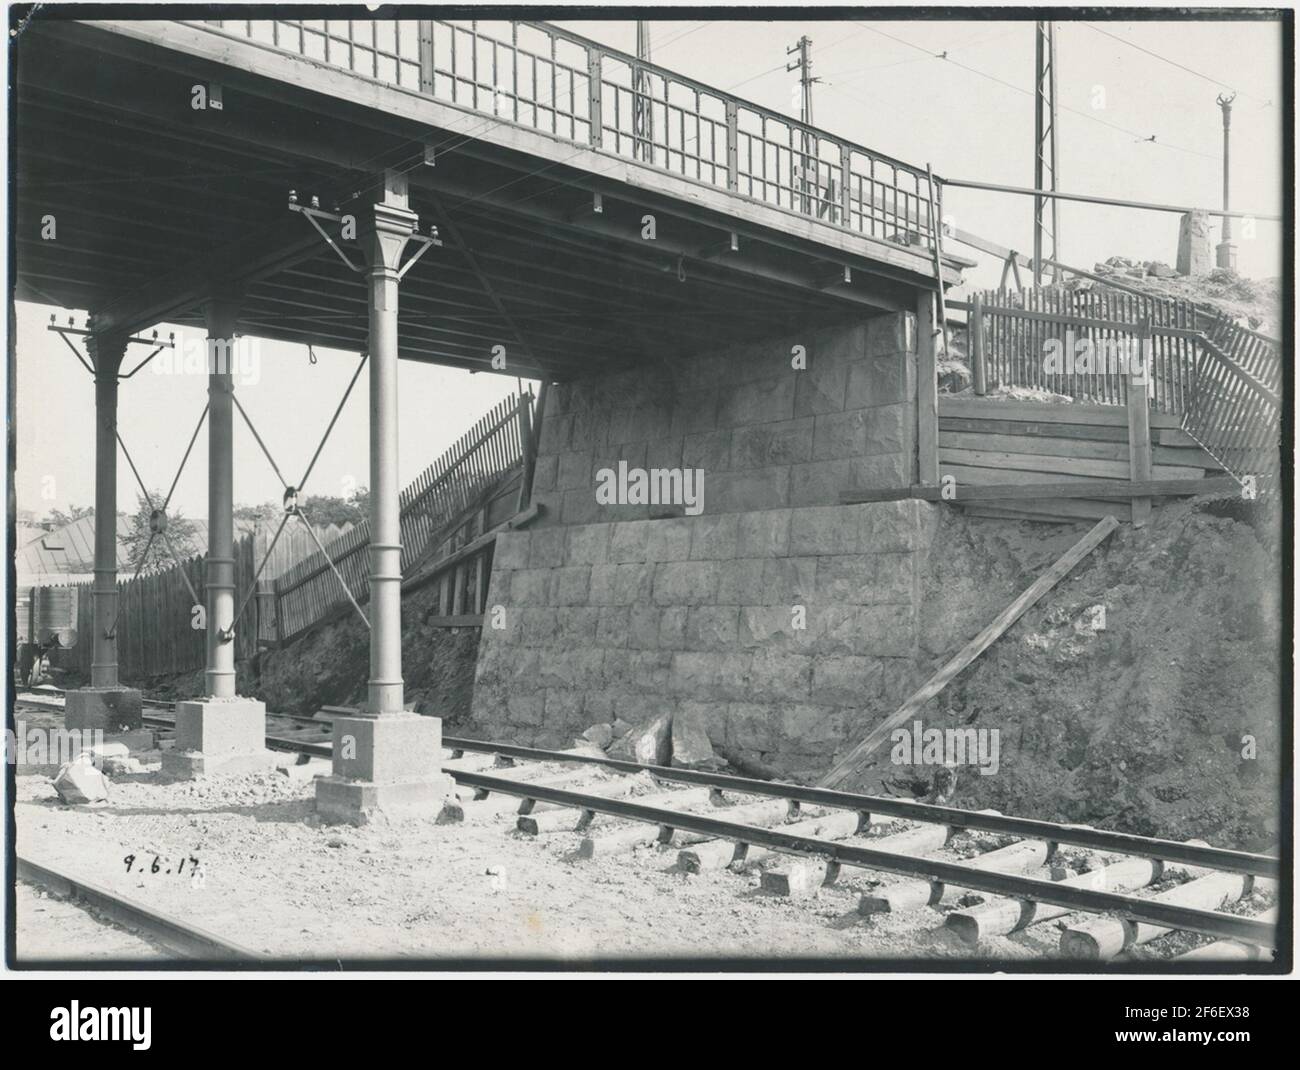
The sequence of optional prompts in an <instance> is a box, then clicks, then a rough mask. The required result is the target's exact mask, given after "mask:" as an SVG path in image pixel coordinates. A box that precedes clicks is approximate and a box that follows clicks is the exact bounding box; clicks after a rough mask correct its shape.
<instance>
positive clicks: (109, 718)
mask: <svg viewBox="0 0 1300 1070" xmlns="http://www.w3.org/2000/svg"><path fill="white" fill-rule="evenodd" d="M140 726H141V721H140V692H139V691H137V690H136V689H135V688H133V687H82V688H78V689H77V690H76V691H69V692H68V694H67V697H66V700H65V703H64V707H63V727H64V728H75V729H78V730H79V731H83V732H84V731H89V730H95V729H98V730H99V731H101V732H103V733H104V734H105V735H107V734H109V733H116V732H130V731H134V730H135V729H138V728H140Z"/></svg>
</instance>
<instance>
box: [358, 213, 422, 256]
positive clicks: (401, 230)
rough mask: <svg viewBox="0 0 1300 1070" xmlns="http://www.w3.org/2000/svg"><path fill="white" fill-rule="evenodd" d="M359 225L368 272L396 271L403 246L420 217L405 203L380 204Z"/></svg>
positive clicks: (411, 234) (417, 224) (414, 230)
mask: <svg viewBox="0 0 1300 1070" xmlns="http://www.w3.org/2000/svg"><path fill="white" fill-rule="evenodd" d="M358 223H359V224H360V232H361V233H360V235H359V236H360V238H361V240H362V242H363V245H364V248H365V251H366V260H367V262H368V263H369V264H370V268H371V270H372V271H373V270H383V271H396V270H397V267H398V265H399V264H400V263H401V260H402V251H403V250H404V249H405V248H406V243H407V242H408V241H410V240H411V237H412V236H413V235H414V234H415V232H416V228H417V227H418V226H419V223H420V217H419V216H418V215H416V214H415V213H414V212H412V211H411V210H410V209H409V208H407V207H406V206H405V204H393V203H388V202H385V201H379V202H376V203H375V204H374V205H372V206H371V209H370V211H369V212H368V213H367V214H366V215H364V216H363V217H362V218H361V219H360V220H358Z"/></svg>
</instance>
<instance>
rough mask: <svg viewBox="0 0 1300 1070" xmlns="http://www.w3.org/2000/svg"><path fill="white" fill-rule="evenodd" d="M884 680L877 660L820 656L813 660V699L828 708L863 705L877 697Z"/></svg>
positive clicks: (845, 655) (855, 656)
mask: <svg viewBox="0 0 1300 1070" xmlns="http://www.w3.org/2000/svg"><path fill="white" fill-rule="evenodd" d="M884 679H885V667H884V665H883V664H882V662H881V660H880V658H873V657H865V656H862V655H853V654H829V655H819V656H818V657H816V658H815V659H814V666H813V673H812V698H813V701H814V702H817V703H822V704H824V705H830V706H851V705H856V706H862V705H864V704H866V703H870V702H874V701H876V700H877V699H879V698H880V696H881V693H882V689H883V686H884Z"/></svg>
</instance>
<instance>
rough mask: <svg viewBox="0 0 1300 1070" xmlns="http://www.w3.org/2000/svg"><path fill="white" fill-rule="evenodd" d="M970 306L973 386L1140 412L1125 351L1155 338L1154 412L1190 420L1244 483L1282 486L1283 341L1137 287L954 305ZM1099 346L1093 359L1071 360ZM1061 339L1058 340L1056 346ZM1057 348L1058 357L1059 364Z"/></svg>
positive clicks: (1003, 293) (986, 298)
mask: <svg viewBox="0 0 1300 1070" xmlns="http://www.w3.org/2000/svg"><path fill="white" fill-rule="evenodd" d="M948 307H949V308H958V309H964V310H965V311H966V312H967V315H968V318H967V326H968V341H967V345H968V352H969V354H970V362H971V378H972V386H973V391H974V393H975V394H977V395H982V394H987V393H988V392H989V391H990V390H995V389H997V388H999V387H1029V388H1040V389H1043V390H1049V391H1051V392H1053V393H1056V394H1062V395H1066V396H1068V397H1071V398H1073V399H1075V400H1076V401H1081V402H1093V403H1097V404H1101V405H1121V406H1126V407H1129V408H1131V405H1130V392H1131V390H1132V380H1131V379H1130V377H1129V375H1128V368H1127V367H1126V365H1125V363H1124V360H1123V359H1122V358H1123V356H1124V355H1125V354H1128V355H1130V356H1131V355H1133V349H1134V346H1135V345H1137V344H1146V345H1148V346H1149V358H1148V359H1149V361H1150V364H1149V376H1148V382H1147V384H1146V385H1145V387H1144V393H1145V394H1146V401H1147V405H1148V406H1149V408H1150V409H1151V410H1152V411H1153V412H1156V413H1163V414H1168V415H1171V416H1176V417H1179V418H1180V420H1181V427H1182V429H1183V430H1185V431H1186V432H1187V434H1188V435H1190V436H1191V438H1192V439H1194V440H1195V441H1196V442H1197V443H1198V444H1199V445H1200V446H1202V447H1203V448H1204V449H1205V450H1207V451H1208V452H1209V453H1210V454H1211V455H1212V456H1213V457H1214V459H1215V460H1217V461H1218V462H1219V463H1220V464H1221V465H1223V467H1224V468H1225V469H1227V470H1228V471H1229V472H1231V473H1232V474H1233V475H1235V476H1237V477H1238V478H1239V479H1240V478H1244V477H1246V476H1253V477H1255V478H1256V479H1257V481H1262V482H1261V483H1260V486H1259V487H1258V489H1260V490H1261V491H1267V490H1270V489H1272V488H1273V486H1274V485H1275V481H1276V477H1277V475H1278V471H1279V466H1280V460H1281V458H1280V444H1279V443H1280V426H1279V417H1280V413H1281V387H1282V351H1281V344H1280V343H1279V342H1278V341H1277V340H1275V339H1272V338H1269V337H1267V336H1266V335H1262V334H1260V333H1259V332H1257V331H1252V330H1250V329H1249V328H1246V327H1242V326H1240V325H1239V324H1237V323H1235V322H1234V321H1233V320H1232V318H1231V317H1229V316H1227V315H1225V314H1224V313H1222V312H1211V311H1207V310H1206V309H1204V308H1200V307H1198V306H1196V305H1195V304H1193V303H1192V302H1190V301H1185V300H1180V299H1174V298H1163V297H1159V296H1155V295H1153V296H1149V297H1144V296H1141V295H1137V294H1132V293H1116V292H1097V291H1073V292H1071V291H1064V290H1024V291H1016V290H988V291H984V292H983V293H978V294H975V295H973V296H972V298H971V300H970V301H950V302H948ZM1083 340H1087V341H1089V342H1090V343H1091V352H1090V354H1089V357H1090V359H1089V362H1088V363H1087V364H1082V363H1081V362H1080V361H1079V360H1078V358H1077V356H1076V359H1075V361H1074V362H1073V363H1071V362H1070V360H1069V357H1070V356H1071V355H1072V354H1073V351H1074V350H1075V347H1076V343H1078V342H1081V341H1083ZM1053 343H1055V345H1053ZM1049 355H1052V356H1053V357H1054V358H1055V360H1056V361H1057V363H1055V364H1053V363H1052V362H1050V361H1049V359H1048V358H1049Z"/></svg>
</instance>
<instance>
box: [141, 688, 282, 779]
mask: <svg viewBox="0 0 1300 1070" xmlns="http://www.w3.org/2000/svg"><path fill="white" fill-rule="evenodd" d="M274 764H275V755H274V754H273V753H272V752H271V751H269V750H267V749H266V705H265V703H262V702H258V701H257V700H256V699H251V698H229V699H215V698H209V699H197V700H193V701H189V702H178V703H177V704H176V743H175V746H174V747H173V748H172V749H171V750H169V751H164V752H163V756H162V771H163V773H165V774H166V775H168V776H174V777H179V778H182V779H186V780H189V779H193V778H195V777H204V776H233V775H236V774H239V773H256V772H262V771H264V770H268V769H270V768H271V767H272V766H273V765H274Z"/></svg>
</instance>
